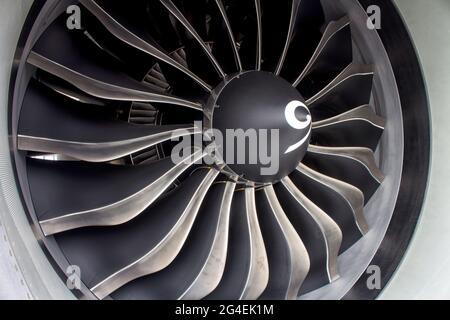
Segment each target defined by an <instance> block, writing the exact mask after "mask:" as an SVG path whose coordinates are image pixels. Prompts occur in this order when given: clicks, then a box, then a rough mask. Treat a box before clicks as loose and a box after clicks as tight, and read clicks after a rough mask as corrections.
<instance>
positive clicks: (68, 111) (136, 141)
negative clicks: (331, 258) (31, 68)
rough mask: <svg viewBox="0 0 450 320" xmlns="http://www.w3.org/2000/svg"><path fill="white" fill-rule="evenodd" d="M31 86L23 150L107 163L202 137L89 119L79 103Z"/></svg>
mask: <svg viewBox="0 0 450 320" xmlns="http://www.w3.org/2000/svg"><path fill="white" fill-rule="evenodd" d="M45 89H46V88H43V87H40V86H37V85H36V84H30V85H29V87H28V90H27V93H26V95H25V99H24V102H23V104H22V112H21V118H20V122H19V135H18V147H19V149H20V150H27V151H35V152H48V153H54V154H61V155H65V156H68V157H71V158H73V159H78V160H84V161H91V162H107V161H112V160H115V159H118V158H121V157H124V156H127V155H130V154H132V153H135V152H138V151H141V150H143V149H146V148H149V147H151V146H154V145H156V144H158V143H161V142H164V141H167V140H170V139H173V138H176V137H182V136H187V135H192V134H194V133H198V130H195V129H194V128H193V127H190V126H136V125H132V124H128V123H126V122H119V121H114V120H105V119H101V118H100V119H99V118H96V117H86V116H84V115H82V114H80V109H82V108H81V107H82V106H80V105H79V104H78V103H76V102H72V101H66V100H65V99H58V98H59V97H58V96H57V95H56V94H54V93H53V92H48V91H45Z"/></svg>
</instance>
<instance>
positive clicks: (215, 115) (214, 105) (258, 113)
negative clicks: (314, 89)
mask: <svg viewBox="0 0 450 320" xmlns="http://www.w3.org/2000/svg"><path fill="white" fill-rule="evenodd" d="M205 123H206V129H209V130H212V134H210V136H214V138H213V139H214V141H215V143H216V157H218V158H219V159H221V160H223V162H224V164H225V165H226V167H225V171H226V172H228V173H230V174H233V175H237V176H239V177H241V179H243V180H245V181H249V182H255V183H272V182H276V181H279V180H281V179H282V178H283V177H285V176H287V175H289V174H290V173H291V172H292V171H294V170H295V169H296V167H297V166H298V164H299V163H300V161H301V160H302V159H303V157H304V155H305V153H306V150H307V148H308V144H309V140H310V136H311V125H312V124H311V114H310V112H309V110H308V108H307V107H306V105H305V104H304V99H303V97H302V95H301V94H300V93H299V92H298V90H296V89H295V88H294V87H293V86H292V85H291V84H290V83H289V82H287V81H286V80H284V79H281V78H280V77H277V76H275V75H273V74H272V73H269V72H262V71H251V72H246V73H243V74H239V75H236V76H234V77H232V78H231V79H227V80H226V81H225V82H224V83H222V84H221V85H220V86H219V87H218V88H217V89H216V90H215V92H214V94H213V98H212V99H211V100H210V103H209V107H208V111H207V113H206V117H205Z"/></svg>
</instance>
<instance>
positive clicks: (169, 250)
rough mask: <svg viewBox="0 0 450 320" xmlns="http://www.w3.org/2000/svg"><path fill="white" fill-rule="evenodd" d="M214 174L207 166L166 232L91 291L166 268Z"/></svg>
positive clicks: (100, 292) (107, 290) (103, 293)
mask: <svg viewBox="0 0 450 320" xmlns="http://www.w3.org/2000/svg"><path fill="white" fill-rule="evenodd" d="M218 174H219V171H217V170H209V172H208V174H207V175H206V177H205V178H204V179H203V180H202V182H201V184H200V186H198V188H197V189H196V191H195V194H194V195H193V196H192V197H191V198H190V201H189V203H188V204H186V207H185V209H184V211H183V213H182V214H181V215H180V219H179V220H178V221H177V223H176V225H174V226H173V228H172V229H171V230H170V232H169V233H168V234H167V235H166V236H165V237H164V238H163V239H162V240H161V241H160V242H159V243H158V244H157V245H156V246H155V247H153V248H152V249H151V250H150V251H149V252H148V253H147V254H145V255H144V256H143V257H141V258H140V259H138V260H136V261H134V262H133V263H131V264H129V265H127V266H126V267H125V268H122V269H120V270H118V271H117V272H115V273H113V274H111V275H110V276H108V277H107V278H106V279H104V280H103V281H101V282H100V283H98V284H96V285H95V286H94V287H92V291H93V292H94V294H95V295H96V296H97V297H99V298H100V299H103V298H105V297H107V296H108V295H109V294H111V292H114V291H115V290H117V289H118V288H120V287H121V286H123V285H124V284H126V283H128V282H129V281H131V280H134V279H136V278H138V277H141V276H144V275H148V274H152V273H155V272H158V271H160V270H162V269H164V268H166V267H167V266H168V265H169V264H170V263H171V262H172V261H173V260H174V259H175V258H176V256H177V255H178V253H179V252H180V250H181V248H182V247H183V245H184V243H185V241H186V239H187V237H188V235H189V232H190V231H191V229H192V225H193V224H194V221H195V219H196V217H197V213H198V210H199V209H200V206H201V204H202V202H203V199H204V198H205V196H206V193H207V192H208V190H209V188H210V187H211V185H212V183H213V182H214V180H215V179H216V177H217V176H218Z"/></svg>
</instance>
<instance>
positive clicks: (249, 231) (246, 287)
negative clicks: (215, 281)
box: [207, 188, 269, 300]
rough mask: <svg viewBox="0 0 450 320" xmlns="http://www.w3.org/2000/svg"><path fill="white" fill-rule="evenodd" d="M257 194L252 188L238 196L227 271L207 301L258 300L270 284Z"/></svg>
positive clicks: (234, 208) (235, 198)
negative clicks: (257, 205)
mask: <svg viewBox="0 0 450 320" xmlns="http://www.w3.org/2000/svg"><path fill="white" fill-rule="evenodd" d="M254 192H255V191H254V189H253V188H249V189H245V191H244V190H238V191H237V192H236V193H235V195H234V198H233V202H232V206H231V220H230V236H229V242H228V254H227V260H226V264H225V271H224V274H223V277H222V279H221V281H220V283H219V285H218V287H217V288H216V289H215V290H214V291H213V292H212V293H211V294H210V295H209V296H208V297H207V299H224V298H225V299H233V300H236V299H249V300H251V299H257V298H258V297H259V296H260V295H261V294H262V292H263V291H264V289H265V287H266V285H267V283H268V278H269V270H268V261H267V255H266V252H265V247H264V242H263V239H262V235H261V230H260V229H259V222H258V217H257V214H256V207H255V194H254Z"/></svg>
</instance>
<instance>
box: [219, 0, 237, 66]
mask: <svg viewBox="0 0 450 320" xmlns="http://www.w3.org/2000/svg"><path fill="white" fill-rule="evenodd" d="M215 1H216V3H217V6H218V7H219V10H220V14H221V15H222V19H223V21H224V23H225V27H226V29H227V33H228V37H229V39H230V43H231V47H232V49H233V54H234V59H235V61H236V65H237V67H238V69H239V71H242V70H243V68H242V61H241V57H240V55H239V49H238V47H237V44H236V40H235V38H234V33H233V29H232V27H231V24H230V20H229V19H228V15H227V11H226V9H225V6H224V5H223V2H222V0H215Z"/></svg>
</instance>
